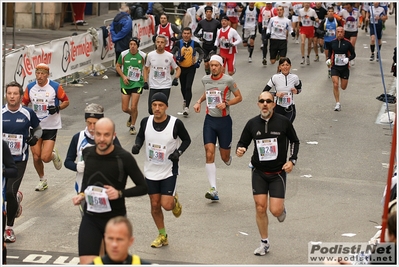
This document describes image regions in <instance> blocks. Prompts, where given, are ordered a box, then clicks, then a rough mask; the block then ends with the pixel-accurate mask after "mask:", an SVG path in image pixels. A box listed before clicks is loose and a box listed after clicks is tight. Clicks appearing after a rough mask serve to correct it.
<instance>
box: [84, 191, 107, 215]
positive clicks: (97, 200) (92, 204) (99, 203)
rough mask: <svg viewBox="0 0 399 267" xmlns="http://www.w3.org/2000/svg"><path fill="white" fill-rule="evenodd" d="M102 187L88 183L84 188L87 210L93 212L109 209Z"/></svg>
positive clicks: (102, 211)
mask: <svg viewBox="0 0 399 267" xmlns="http://www.w3.org/2000/svg"><path fill="white" fill-rule="evenodd" d="M105 191H106V189H105V188H103V187H99V186H95V185H90V186H88V187H87V188H86V190H85V198H86V203H87V210H88V211H91V212H95V213H104V212H110V211H111V205H110V204H109V199H108V195H107V193H106V192H105Z"/></svg>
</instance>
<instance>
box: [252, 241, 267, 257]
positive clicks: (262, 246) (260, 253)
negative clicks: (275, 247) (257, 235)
mask: <svg viewBox="0 0 399 267" xmlns="http://www.w3.org/2000/svg"><path fill="white" fill-rule="evenodd" d="M269 250H270V244H269V243H265V242H262V241H260V247H258V248H257V249H255V251H254V254H255V255H256V256H263V255H266V253H268V252H269Z"/></svg>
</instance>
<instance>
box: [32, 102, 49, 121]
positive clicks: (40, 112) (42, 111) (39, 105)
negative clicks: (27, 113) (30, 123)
mask: <svg viewBox="0 0 399 267" xmlns="http://www.w3.org/2000/svg"><path fill="white" fill-rule="evenodd" d="M32 102H33V103H32V107H33V110H34V111H35V113H36V115H37V116H38V117H39V118H43V117H45V116H47V115H48V112H47V107H48V105H47V102H46V101H45V100H44V99H33V101H32Z"/></svg>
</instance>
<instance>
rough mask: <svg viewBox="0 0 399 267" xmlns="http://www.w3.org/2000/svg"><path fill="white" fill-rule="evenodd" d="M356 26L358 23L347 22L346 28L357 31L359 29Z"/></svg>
mask: <svg viewBox="0 0 399 267" xmlns="http://www.w3.org/2000/svg"><path fill="white" fill-rule="evenodd" d="M356 24H357V22H356V21H347V22H345V26H346V28H347V29H350V30H354V29H356V28H357V26H356Z"/></svg>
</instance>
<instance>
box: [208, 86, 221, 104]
mask: <svg viewBox="0 0 399 267" xmlns="http://www.w3.org/2000/svg"><path fill="white" fill-rule="evenodd" d="M220 103H222V95H221V92H220V91H219V90H207V91H206V105H207V107H208V108H216V105H218V104H220Z"/></svg>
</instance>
